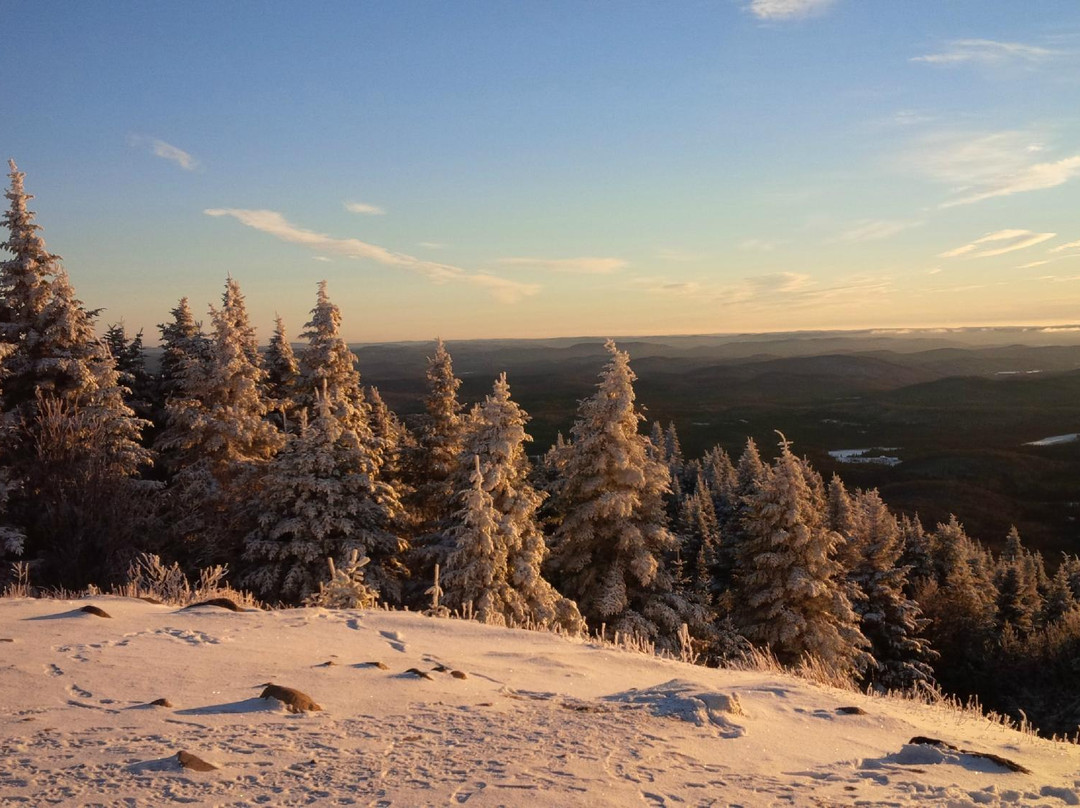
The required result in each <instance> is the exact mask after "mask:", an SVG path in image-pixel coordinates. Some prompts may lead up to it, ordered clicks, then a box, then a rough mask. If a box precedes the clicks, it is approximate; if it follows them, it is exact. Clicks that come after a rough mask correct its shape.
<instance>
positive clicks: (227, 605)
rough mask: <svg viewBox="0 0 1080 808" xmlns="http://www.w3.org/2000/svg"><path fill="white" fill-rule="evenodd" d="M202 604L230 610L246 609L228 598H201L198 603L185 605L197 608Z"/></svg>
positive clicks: (239, 610)
mask: <svg viewBox="0 0 1080 808" xmlns="http://www.w3.org/2000/svg"><path fill="white" fill-rule="evenodd" d="M200 606H217V607H218V608H220V609H228V610H229V611H230V612H242V611H244V610H243V609H241V608H240V607H239V606H237V605H236V603H235V602H233V601H231V600H229V599H228V598H210V599H209V600H201V601H199V602H198V603H192V604H189V605H188V606H185V607H184V608H185V609H197V608H199V607H200Z"/></svg>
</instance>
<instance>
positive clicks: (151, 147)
mask: <svg viewBox="0 0 1080 808" xmlns="http://www.w3.org/2000/svg"><path fill="white" fill-rule="evenodd" d="M128 141H129V142H130V143H131V145H132V146H134V147H136V148H139V149H146V150H147V151H149V152H150V154H152V155H154V156H155V157H160V158H161V159H163V160H168V161H170V162H173V163H176V164H177V165H178V166H180V168H182V169H184V171H196V170H198V168H199V165H200V164H199V161H198V160H196V159H195V158H194V157H192V156H191V155H190V154H188V153H187V152H186V151H184V150H183V149H181V148H179V147H178V146H174V145H172V144H171V143H166V142H165V141H164V140H158V139H157V138H153V137H146V136H145V135H132V136H131V137H130V138H128Z"/></svg>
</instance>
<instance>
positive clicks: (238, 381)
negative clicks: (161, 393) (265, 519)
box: [157, 279, 284, 566]
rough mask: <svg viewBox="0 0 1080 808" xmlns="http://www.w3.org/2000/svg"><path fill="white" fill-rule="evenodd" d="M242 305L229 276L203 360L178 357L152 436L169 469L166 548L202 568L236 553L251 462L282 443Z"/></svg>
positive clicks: (253, 466) (267, 456)
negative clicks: (172, 388)
mask: <svg viewBox="0 0 1080 808" xmlns="http://www.w3.org/2000/svg"><path fill="white" fill-rule="evenodd" d="M243 305H244V303H243V297H242V296H240V295H239V294H238V289H236V288H235V281H234V280H232V279H230V280H229V282H228V284H227V286H226V291H225V294H224V295H223V303H222V307H221V308H220V309H218V308H214V307H211V308H210V316H211V320H212V323H213V332H212V333H211V335H210V336H209V338H208V342H207V349H206V358H205V359H200V358H199V357H197V356H189V357H186V358H185V360H184V364H183V370H182V374H181V377H180V379H179V380H178V381H179V385H178V391H177V392H176V394H174V395H173V396H172V398H170V399H168V401H167V402H166V405H165V416H166V427H165V430H164V431H163V432H162V434H161V435H160V436H159V438H158V441H157V446H158V448H159V449H161V450H163V451H164V452H166V453H167V456H168V458H169V461H170V465H171V466H172V471H173V477H172V481H171V484H170V486H169V488H168V489H167V492H166V495H167V505H166V507H165V508H164V511H163V518H164V522H163V525H162V533H163V534H166V535H168V536H169V537H170V541H172V542H173V543H174V545H176V546H174V547H173V548H171V549H172V551H173V552H176V553H179V554H181V555H184V556H187V557H190V558H191V560H192V561H193V562H194V563H196V564H199V565H203V566H205V565H207V564H212V563H221V562H223V561H225V562H227V561H229V560H231V559H232V557H233V555H234V553H236V552H238V550H239V548H238V547H237V546H236V544H237V543H238V542H239V540H240V539H241V538H242V537H243V535H244V533H245V532H246V528H245V527H243V525H242V524H236V523H235V520H240V521H241V522H242V521H243V513H244V508H243V507H242V506H243V505H244V504H245V502H246V501H247V499H248V496H249V493H250V487H251V485H252V484H253V480H254V479H255V478H256V477H257V473H256V472H257V471H258V469H259V467H260V466H261V465H262V464H264V463H266V461H268V460H269V459H270V458H271V457H273V455H274V453H275V452H277V450H278V449H279V448H280V447H281V446H282V444H283V442H284V439H283V437H282V435H281V433H280V432H279V431H278V429H277V428H276V427H274V425H273V424H271V423H270V422H269V421H267V420H266V414H267V412H268V411H269V403H268V401H267V398H266V395H265V387H264V381H265V378H266V373H265V371H264V370H263V369H262V368H261V367H260V366H259V365H258V364H256V363H255V362H253V361H252V358H251V357H252V353H251V351H250V346H251V344H252V341H253V340H252V337H251V334H250V333H249V332H248V330H247V329H246V328H245V327H244V326H243V323H245V322H246V320H247V317H246V313H238V312H236V311H233V310H232V309H234V308H235V307H238V306H239V307H243Z"/></svg>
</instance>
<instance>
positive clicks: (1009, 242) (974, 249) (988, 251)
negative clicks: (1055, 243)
mask: <svg viewBox="0 0 1080 808" xmlns="http://www.w3.org/2000/svg"><path fill="white" fill-rule="evenodd" d="M1056 235H1057V233H1035V232H1034V231H1031V230H998V231H997V232H995V233H987V234H986V235H985V236H983V237H982V238H977V239H975V240H974V241H972V242H971V243H969V244H965V245H963V246H962V247H957V248H955V249H952V250H947V251H946V252H943V253H941V255H939V256H938V257H939V258H961V257H963V258H992V257H993V256H995V255H1005V254H1006V253H1011V252H1016V251H1017V250H1026V249H1027V248H1028V247H1034V246H1035V245H1036V244H1042V243H1043V242H1044V241H1049V240H1050V239H1052V238H1053V237H1054V236H1056Z"/></svg>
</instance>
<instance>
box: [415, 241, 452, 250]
mask: <svg viewBox="0 0 1080 808" xmlns="http://www.w3.org/2000/svg"><path fill="white" fill-rule="evenodd" d="M417 245H418V246H420V247H423V248H425V249H428V250H445V249H446V245H445V244H443V243H442V242H441V241H420V242H417Z"/></svg>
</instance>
